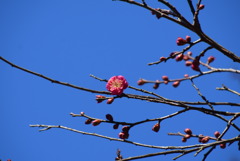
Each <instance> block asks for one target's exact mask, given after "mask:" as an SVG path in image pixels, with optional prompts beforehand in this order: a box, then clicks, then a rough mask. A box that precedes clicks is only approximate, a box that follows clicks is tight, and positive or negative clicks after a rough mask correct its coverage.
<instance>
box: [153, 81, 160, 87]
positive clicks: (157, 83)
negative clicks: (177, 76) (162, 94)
mask: <svg viewBox="0 0 240 161" xmlns="http://www.w3.org/2000/svg"><path fill="white" fill-rule="evenodd" d="M159 82H160V81H159V80H156V83H155V84H154V85H153V88H154V89H158V87H159V85H160V83H159Z"/></svg>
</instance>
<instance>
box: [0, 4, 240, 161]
mask: <svg viewBox="0 0 240 161" xmlns="http://www.w3.org/2000/svg"><path fill="white" fill-rule="evenodd" d="M174 3H175V4H176V6H177V7H179V9H180V11H182V12H183V13H184V14H185V15H186V17H188V19H189V20H190V18H189V16H190V12H189V9H188V7H187V2H185V1H184V2H182V1H181V2H180V1H178V2H174ZM203 3H204V4H205V6H206V7H205V9H204V10H203V11H202V12H201V13H200V20H201V22H202V27H203V30H204V31H205V32H206V33H207V34H209V36H210V37H212V38H214V39H215V40H216V41H217V42H219V43H220V44H221V45H223V46H224V47H226V48H227V49H229V50H231V51H232V52H234V53H236V54H237V55H239V52H240V49H239V37H240V32H239V28H240V23H239V21H238V15H239V12H240V11H239V10H238V6H239V5H240V3H239V1H237V0H233V1H231V3H229V1H227V0H220V1H218V2H217V3H216V2H215V3H214V2H213V1H203ZM151 4H152V5H155V6H156V8H157V7H162V5H160V4H159V3H157V2H152V3H151ZM0 22H1V25H0V44H1V45H0V53H1V54H0V55H1V56H3V57H4V58H6V59H8V60H10V61H12V62H13V63H15V64H17V65H19V66H22V67H24V68H27V69H30V70H32V71H35V72H38V73H41V74H43V75H46V76H48V77H51V78H53V79H56V80H59V81H63V82H68V83H71V84H75V85H78V86H82V87H87V88H92V89H96V90H106V89H105V83H104V82H99V81H97V80H95V79H93V78H91V77H89V74H93V75H95V76H98V77H100V78H105V79H108V78H110V77H112V76H114V75H123V76H125V78H126V79H127V80H128V82H129V84H130V85H131V86H137V83H136V82H137V80H138V79H139V78H145V79H149V80H157V79H160V78H161V76H162V75H168V76H169V77H170V78H181V77H183V75H184V74H185V73H188V74H189V75H193V74H196V72H195V71H192V70H191V69H189V68H187V67H185V65H184V63H183V62H178V63H176V62H174V61H172V62H170V61H169V62H168V63H165V64H160V65H154V66H148V65H147V64H148V63H149V62H153V61H157V60H158V59H159V58H160V57H161V56H168V54H169V53H171V52H172V51H177V50H181V49H182V47H178V46H176V43H175V40H176V38H177V37H185V36H186V35H190V36H191V37H192V39H193V40H196V39H198V37H197V36H196V35H194V34H193V33H191V32H190V31H188V30H186V29H184V28H182V27H179V26H177V25H176V24H173V23H172V22H169V21H166V20H165V19H160V20H158V19H156V18H155V17H154V16H152V15H151V13H149V11H146V10H144V9H142V8H139V7H136V6H133V5H129V4H126V3H123V2H117V1H111V0H101V1H99V0H88V1H77V0H71V1H63V0H58V1H56V0H51V1H49V0H42V1H37V0H21V1H19V0H1V1H0ZM204 47H206V45H204V44H200V46H199V47H195V48H193V50H192V52H193V53H198V52H201V51H202V50H203V49H204ZM208 55H213V56H215V57H216V61H215V62H214V63H213V66H214V67H224V68H236V69H239V64H236V63H233V62H231V61H229V60H228V59H225V58H226V57H225V56H222V55H221V54H220V53H219V52H217V51H216V50H211V52H209V53H208ZM205 59H207V57H205ZM205 70H206V69H204V71H205ZM0 77H1V83H0V88H1V92H0V98H1V103H0V106H1V108H0V127H1V133H0V159H2V160H3V161H4V160H7V159H12V160H13V161H33V160H34V161H43V160H44V161H50V160H51V161H52V160H54V161H55V160H58V161H65V160H71V161H80V160H90V161H92V160H97V159H98V160H107V161H108V160H113V159H114V158H115V153H116V150H117V149H118V148H119V149H121V150H122V155H123V156H124V157H128V156H135V155H143V154H146V153H153V152H158V150H156V149H146V148H141V147H136V146H134V145H129V144H125V143H118V142H114V141H109V140H104V139H100V138H96V137H92V136H85V135H81V134H76V133H72V132H69V131H65V130H61V129H52V130H49V131H45V132H38V128H30V127H29V125H30V124H53V125H64V126H68V127H72V128H75V129H79V130H82V131H87V132H94V133H99V134H103V135H107V136H111V137H117V134H118V133H119V132H120V130H113V129H112V127H111V125H108V124H101V125H99V126H97V127H93V126H91V125H88V126H86V125H85V124H84V121H85V119H83V118H72V117H71V116H70V115H69V113H70V112H73V113H79V112H81V111H84V112H85V113H86V114H87V115H90V116H92V117H96V118H102V119H104V118H105V115H106V114H107V113H110V114H112V115H113V117H114V119H116V120H119V121H126V122H135V121H140V120H144V119H146V118H157V117H162V116H165V115H168V114H171V113H173V112H175V111H177V110H180V109H179V108H176V107H170V106H167V105H163V104H154V103H149V102H143V101H139V100H131V99H118V100H115V102H114V103H113V104H111V105H107V104H105V103H101V104H97V103H96V101H95V94H92V93H87V92H84V91H79V90H76V89H72V88H69V87H66V86H61V85H57V84H52V83H50V82H48V81H46V80H43V79H42V78H39V77H36V76H33V75H30V74H28V73H25V72H23V71H20V70H18V69H16V68H12V67H11V66H9V65H7V64H5V63H4V62H0ZM195 83H196V85H197V86H198V87H199V88H200V90H201V92H202V93H203V94H204V95H205V96H206V97H207V98H208V99H209V100H210V101H224V102H228V101H229V102H239V97H238V96H235V95H233V94H231V93H228V92H223V91H216V90H215V88H216V87H220V86H221V85H222V84H225V85H226V86H228V87H229V88H232V89H234V90H236V91H240V85H239V76H237V75H235V74H229V73H224V74H219V73H218V74H213V75H209V76H204V77H201V78H199V79H197V80H195ZM143 88H144V89H146V90H149V91H154V92H156V93H158V94H160V95H162V96H164V97H166V98H169V99H176V100H187V101H201V98H200V97H199V96H198V95H197V92H196V91H195V90H194V89H193V87H192V86H191V83H190V82H187V81H186V82H182V83H181V85H180V86H179V87H178V88H173V87H172V86H171V85H161V86H160V88H159V89H158V90H154V89H152V86H151V85H144V86H143ZM125 92H126V93H133V94H140V93H138V92H136V91H133V90H131V89H126V91H125ZM216 108H217V109H218V110H228V111H239V108H238V107H225V106H218V107H216ZM235 123H236V124H238V125H239V120H237V121H235ZM153 124H154V123H146V124H144V125H143V126H139V127H136V128H134V129H132V131H131V134H130V140H133V141H136V142H142V143H146V144H154V145H191V144H195V143H196V139H190V140H189V141H188V142H187V143H184V144H183V143H182V142H181V138H180V137H175V136H167V133H168V132H178V131H180V132H183V130H184V129H185V128H187V127H188V128H191V129H192V130H193V132H194V133H195V134H200V133H202V134H205V135H213V133H214V132H215V131H216V130H218V131H223V129H224V128H225V126H226V124H225V123H224V122H222V121H220V120H217V119H215V118H212V117H210V116H205V115H203V114H201V113H199V112H188V113H184V114H182V115H179V116H177V117H175V118H173V119H169V120H166V121H164V122H163V124H162V125H161V130H160V132H159V133H154V132H152V131H151V128H152V126H153ZM236 135H238V132H237V131H236V130H234V129H233V128H231V129H230V131H229V133H228V134H227V135H226V136H225V137H226V138H232V137H234V136H236ZM205 152H206V150H205V151H203V152H202V153H200V154H199V156H197V157H196V158H195V159H196V160H201V158H202V156H203V154H204V153H205ZM175 156H176V155H169V156H161V157H153V158H148V159H146V160H148V161H154V160H159V159H160V158H162V159H163V160H166V161H168V160H169V161H170V160H171V159H172V158H173V157H175ZM188 159H189V160H190V159H194V158H193V154H189V155H187V156H185V157H182V158H179V160H180V161H181V160H188ZM213 159H216V160H229V161H237V160H240V158H239V151H237V145H236V144H233V145H231V146H230V147H228V148H227V149H225V150H222V149H220V148H217V149H216V150H214V152H213V153H212V154H211V155H210V156H209V158H208V160H213Z"/></svg>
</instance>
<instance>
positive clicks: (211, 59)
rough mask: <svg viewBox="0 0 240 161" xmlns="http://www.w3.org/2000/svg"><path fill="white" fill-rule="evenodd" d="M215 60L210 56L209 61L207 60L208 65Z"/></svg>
mask: <svg viewBox="0 0 240 161" xmlns="http://www.w3.org/2000/svg"><path fill="white" fill-rule="evenodd" d="M214 60H215V57H213V56H209V57H208V60H207V64H210V63H211V62H213V61H214Z"/></svg>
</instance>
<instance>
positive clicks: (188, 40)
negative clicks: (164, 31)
mask: <svg viewBox="0 0 240 161" xmlns="http://www.w3.org/2000/svg"><path fill="white" fill-rule="evenodd" d="M176 43H177V45H178V46H182V45H185V44H188V43H191V37H190V36H186V38H185V39H184V38H182V37H178V38H177V40H176Z"/></svg>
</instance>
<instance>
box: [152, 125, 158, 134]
mask: <svg viewBox="0 0 240 161" xmlns="http://www.w3.org/2000/svg"><path fill="white" fill-rule="evenodd" d="M159 130H160V123H156V124H155V125H154V126H153V127H152V131H155V132H158V131H159Z"/></svg>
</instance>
